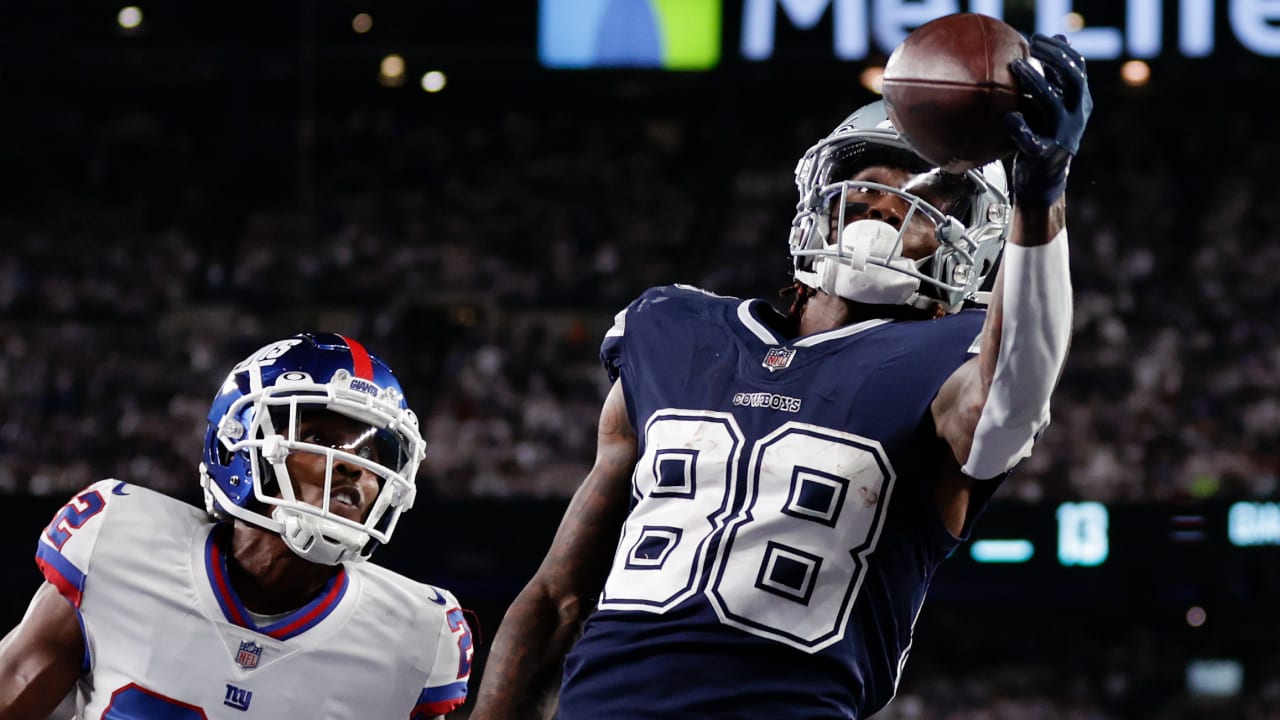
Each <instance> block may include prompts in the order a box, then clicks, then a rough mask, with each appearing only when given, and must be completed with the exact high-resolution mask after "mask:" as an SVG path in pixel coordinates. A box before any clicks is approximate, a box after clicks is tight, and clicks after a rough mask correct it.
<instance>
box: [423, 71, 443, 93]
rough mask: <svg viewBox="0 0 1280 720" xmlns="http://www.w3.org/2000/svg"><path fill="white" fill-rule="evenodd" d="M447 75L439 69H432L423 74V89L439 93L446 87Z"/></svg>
mask: <svg viewBox="0 0 1280 720" xmlns="http://www.w3.org/2000/svg"><path fill="white" fill-rule="evenodd" d="M444 84H445V76H444V73H442V72H440V71H439V70H431V71H429V72H427V73H425V74H423V76H422V89H423V90H426V91H427V92H429V93H437V92H440V91H441V90H443V89H444Z"/></svg>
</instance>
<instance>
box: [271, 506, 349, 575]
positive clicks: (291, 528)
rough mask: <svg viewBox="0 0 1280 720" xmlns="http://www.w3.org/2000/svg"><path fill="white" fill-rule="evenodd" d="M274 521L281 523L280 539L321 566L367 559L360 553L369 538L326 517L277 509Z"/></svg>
mask: <svg viewBox="0 0 1280 720" xmlns="http://www.w3.org/2000/svg"><path fill="white" fill-rule="evenodd" d="M271 519H273V520H275V521H276V522H278V523H280V527H281V529H280V537H281V538H283V539H284V542H285V544H286V545H288V546H289V549H290V550H292V551H293V552H294V553H295V554H297V555H298V556H299V557H301V558H302V559H304V560H308V561H310V562H313V563H317V564H320V565H337V564H338V563H341V562H359V561H361V560H364V557H363V556H362V555H361V554H360V550H361V549H363V548H364V546H365V544H366V543H368V542H369V535H368V534H367V533H365V532H364V531H362V530H357V529H355V528H350V527H347V526H345V525H340V524H338V523H335V522H330V521H328V520H326V519H324V518H320V517H316V516H314V515H310V514H308V513H304V512H299V511H298V510H294V509H292V508H286V507H279V506H277V507H276V508H275V509H274V510H272V511H271Z"/></svg>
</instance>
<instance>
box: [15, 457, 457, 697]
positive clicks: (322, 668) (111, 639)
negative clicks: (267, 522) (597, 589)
mask: <svg viewBox="0 0 1280 720" xmlns="http://www.w3.org/2000/svg"><path fill="white" fill-rule="evenodd" d="M229 531H230V525H229V524H227V523H214V522H212V521H211V520H210V519H209V516H208V515H207V514H206V513H205V512H204V511H203V510H201V509H199V508H196V507H193V506H191V505H189V504H187V503H184V502H181V501H179V500H175V499H173V498H170V497H167V496H165V495H162V494H160V493H157V492H155V491H152V490H148V489H146V488H142V487H138V486H136V485H129V484H127V483H124V482H120V481H117V480H103V481H101V482H98V483H95V484H94V485H91V486H90V487H89V488H88V489H86V490H85V491H84V492H82V493H80V494H79V495H77V496H76V497H75V498H73V499H72V500H71V502H69V503H67V505H66V506H65V507H63V508H62V510H61V511H59V512H58V514H57V515H56V516H55V517H54V519H53V521H52V522H51V523H50V524H49V526H48V527H47V528H46V529H45V531H44V533H43V534H42V535H41V537H40V544H39V547H38V549H37V552H36V562H37V564H39V566H40V568H41V570H42V571H43V573H44V576H45V578H46V579H48V581H49V582H51V583H53V584H54V585H56V586H57V587H58V589H59V590H60V591H61V592H62V594H63V595H64V596H65V597H66V598H67V599H68V600H69V601H71V603H72V604H73V605H75V606H76V608H77V609H78V611H79V615H80V622H81V626H82V628H83V631H84V638H85V673H84V675H83V676H82V677H81V679H80V681H79V683H78V684H77V703H76V706H77V714H76V717H77V718H93V719H94V720H98V719H99V718H101V719H103V720H111V719H113V718H116V719H121V720H123V719H126V718H127V719H133V718H147V719H148V720H166V719H168V718H182V719H184V720H185V719H187V718H190V719H192V720H196V719H199V718H235V719H236V720H246V719H248V718H260V719H262V720H282V719H285V718H306V719H307V720H319V719H321V718H332V719H333V720H352V719H356V720H366V719H367V720H383V719H386V720H397V719H403V718H429V717H434V716H437V715H443V714H444V713H446V712H448V711H450V710H453V709H454V708H456V707H458V706H459V705H461V704H462V703H463V701H464V700H465V699H466V696H467V680H468V678H469V676H470V673H471V656H472V647H471V631H470V629H469V628H468V626H467V623H466V620H465V619H464V618H463V614H462V610H461V608H460V607H459V605H458V601H457V600H456V599H455V598H454V596H453V595H452V594H450V593H449V592H447V591H445V590H442V589H439V588H436V587H432V586H430V585H424V584H421V583H417V582H413V581H412V580H409V579H407V578H405V577H403V576H401V575H398V574H396V573H393V572H391V571H389V570H386V569H385V568H381V567H378V566H377V565H373V564H370V563H360V564H354V565H345V566H342V567H341V568H340V569H339V571H338V573H337V574H336V575H335V576H334V578H333V580H332V581H330V583H329V585H328V586H326V588H325V589H324V591H323V592H321V594H320V595H319V597H317V598H316V599H315V600H313V601H312V602H310V603H309V604H307V605H306V606H305V607H303V608H300V609H298V610H296V611H294V612H291V613H289V614H288V615H286V616H284V617H279V618H273V619H272V621H271V622H270V623H269V624H267V625H264V626H262V627H259V626H257V625H256V624H255V622H254V620H253V618H252V616H251V615H250V613H249V612H248V610H246V608H245V607H244V605H243V604H242V603H241V602H240V599H239V598H238V597H237V596H236V594H235V591H234V590H233V589H232V587H231V583H230V582H229V580H228V577H227V569H226V558H225V555H224V547H226V546H225V542H226V540H227V539H228V538H229V536H230V532H229Z"/></svg>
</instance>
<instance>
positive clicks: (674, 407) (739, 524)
mask: <svg viewBox="0 0 1280 720" xmlns="http://www.w3.org/2000/svg"><path fill="white" fill-rule="evenodd" d="M770 315H772V316H774V317H775V318H776V316H777V313H776V311H775V310H773V308H772V307H770V306H769V305H768V304H767V303H765V302H764V301H761V300H747V301H744V300H739V299H736V298H728V297H720V296H716V295H711V294H709V293H706V292H703V291H701V290H697V289H695V288H689V287H684V286H670V287H661V288H653V289H650V290H648V291H646V292H645V293H644V294H643V295H641V296H640V297H639V298H638V299H636V300H635V301H634V302H633V303H631V305H630V306H629V307H628V308H627V309H626V310H625V311H624V312H623V313H620V314H619V315H618V321H617V323H616V324H615V326H614V328H613V329H612V330H610V332H609V334H608V336H607V337H606V338H605V341H604V344H603V347H602V350H601V358H602V359H603V361H604V363H605V366H606V367H607V368H608V370H609V373H610V375H611V377H613V378H615V379H616V378H618V377H621V382H622V388H623V391H624V395H625V398H626V403H627V412H628V414H629V416H630V418H631V422H632V425H633V426H634V427H635V428H636V431H637V434H638V435H639V460H638V462H637V465H636V469H635V472H634V474H633V479H632V482H633V488H632V505H631V510H630V513H629V515H628V517H627V521H626V524H625V526H624V528H623V531H622V536H621V540H620V542H619V544H618V547H617V550H616V553H615V555H614V559H613V566H612V569H611V571H610V573H609V577H608V580H607V581H606V583H605V587H604V590H603V592H602V594H601V596H600V599H599V600H600V601H599V606H598V608H597V610H596V612H595V613H594V614H593V615H592V616H591V618H590V619H589V620H588V622H587V623H586V626H585V628H584V633H583V636H582V638H581V640H579V642H578V643H577V645H576V646H575V647H574V649H573V650H572V651H571V653H570V654H569V657H568V659H567V661H566V665H565V680H564V685H563V687H562V689H561V695H560V714H559V717H560V718H561V719H562V720H598V719H599V718H610V720H626V719H628V718H642V717H643V718H693V717H708V718H709V717H715V718H773V719H777V718H806V720H812V719H813V718H865V717H867V716H869V715H870V714H871V713H873V712H875V711H876V710H877V709H879V708H881V707H883V706H884V705H885V704H886V703H887V702H889V700H890V699H891V698H892V697H893V694H894V691H895V688H896V685H897V682H898V677H899V673H900V670H901V666H902V664H903V662H904V661H905V660H906V656H907V652H908V650H909V649H910V646H911V632H912V626H913V624H914V622H915V619H916V615H917V613H918V612H919V610H920V606H921V604H922V603H923V601H924V596H925V591H926V590H927V589H928V586H929V581H930V579H931V577H932V576H933V572H934V570H935V569H936V568H937V566H938V565H939V563H941V562H942V561H943V560H944V559H945V558H946V557H947V556H948V555H949V554H950V553H951V552H952V551H953V550H954V549H955V548H956V546H957V545H958V544H959V543H960V542H961V540H962V538H957V537H955V536H954V535H952V534H951V533H950V532H948V531H947V529H946V527H945V526H944V525H943V523H942V520H941V519H940V518H939V516H938V512H937V510H936V508H935V505H934V503H933V497H932V494H931V489H932V485H933V482H934V480H935V478H936V476H937V473H938V468H939V463H940V461H941V455H940V453H943V452H949V450H946V449H945V448H944V446H943V444H942V443H941V442H940V441H939V440H938V438H937V436H936V433H935V430H934V427H933V423H932V419H931V415H930V411H929V407H930V403H931V402H932V401H933V399H934V396H935V395H936V394H937V392H938V390H939V389H940V388H941V387H942V384H943V382H944V381H946V379H947V378H948V377H950V376H951V374H952V373H953V372H955V370H956V368H957V367H959V366H960V365H961V364H962V363H963V362H965V360H966V359H968V358H969V357H971V356H972V353H973V352H976V343H975V341H976V339H977V337H978V335H979V333H980V332H981V329H982V323H983V319H984V317H985V312H984V311H981V310H965V311H962V312H960V313H957V314H955V315H951V316H947V317H944V318H939V319H934V320H915V321H897V322H893V321H887V320H872V321H867V322H863V323H859V324H855V325H850V326H846V327H842V328H838V329H835V330H831V331H828V332H823V333H818V334H815V335H810V336H806V337H802V338H786V337H784V336H783V335H781V334H779V333H778V332H776V331H775V330H773V329H772V328H771V327H770V323H769V322H768V321H767V317H768V316H770ZM775 324H776V323H775ZM984 497H985V495H984Z"/></svg>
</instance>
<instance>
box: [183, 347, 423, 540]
mask: <svg viewBox="0 0 1280 720" xmlns="http://www.w3.org/2000/svg"><path fill="white" fill-rule="evenodd" d="M314 410H325V411H328V412H331V413H335V414H338V415H341V416H344V417H347V418H351V419H353V420H356V421H357V422H359V423H362V424H365V425H368V426H369V428H370V432H371V433H372V436H373V437H374V442H375V444H376V449H377V453H376V457H373V458H366V457H363V456H361V455H357V454H354V453H352V452H347V451H346V449H344V448H342V447H328V446H325V445H320V444H315V443H310V442H305V441H303V440H301V439H300V438H298V437H297V434H298V433H297V429H298V427H299V417H300V415H301V413H303V412H306V411H314ZM294 452H309V453H314V454H317V455H322V456H324V457H325V458H326V465H325V468H326V469H325V487H324V495H323V497H324V498H325V500H324V501H323V504H322V505H321V506H319V507H317V506H315V505H311V504H308V503H306V502H303V501H302V500H301V499H300V498H298V497H297V493H296V492H295V487H294V483H293V481H292V480H291V479H290V477H289V470H288V468H287V467H286V464H285V458H286V457H288V456H289V455H290V454H291V453H294ZM424 456H425V443H424V442H423V440H422V435H421V434H420V432H419V430H418V419H417V417H416V416H415V415H414V413H413V411H412V410H410V409H409V406H408V405H407V404H406V403H405V399H404V392H403V390H402V389H401V387H400V383H399V382H398V381H397V380H396V378H395V375H393V374H392V372H391V368H389V367H387V365H386V363H384V362H383V361H382V360H380V359H378V358H377V357H376V356H374V355H371V354H370V353H369V352H368V351H367V350H365V348H364V346H363V345H361V344H360V343H358V342H356V341H355V340H352V339H350V338H347V337H343V336H341V335H333V334H327V333H303V334H299V335H295V336H293V337H291V338H288V339H285V340H279V341H276V342H273V343H271V344H269V345H266V346H264V347H262V348H261V349H259V350H258V351H257V352H254V353H253V354H252V355H250V356H249V357H247V358H245V359H244V360H243V361H241V362H240V363H239V364H237V365H236V366H235V367H234V368H232V369H231V373H230V374H229V375H227V379H226V381H225V382H223V384H222V387H221V388H220V389H219V390H218V394H217V395H216V396H215V397H214V399H213V406H212V407H211V408H210V410H209V428H208V430H207V431H206V433H205V442H204V460H203V462H201V463H200V484H201V487H203V488H204V498H205V507H206V509H208V511H209V512H210V514H212V515H213V516H214V517H217V518H226V517H234V518H238V519H240V520H243V521H245V522H248V523H251V524H253V525H256V526H258V527H262V528H265V529H267V530H271V531H273V532H277V533H279V534H280V536H281V537H282V538H284V541H285V543H286V544H287V545H288V546H289V547H290V548H291V549H292V550H293V551H294V552H295V553H297V554H298V555H300V556H302V557H303V558H305V559H307V560H310V561H312V562H317V563H322V564H326V565H335V564H338V563H340V562H344V561H360V560H364V559H367V558H368V557H369V555H370V554H371V553H372V552H373V550H374V549H375V548H376V547H377V546H378V545H379V544H382V543H385V542H387V541H388V540H390V539H391V533H392V531H394V530H395V527H396V522H397V521H398V520H399V517H400V513H402V512H403V511H405V510H408V509H409V508H410V507H412V506H413V499H414V495H415V494H416V492H417V486H416V485H415V482H414V481H415V476H416V475H417V471H418V465H419V464H420V463H421V462H422V459H423V457H424ZM335 462H342V463H346V464H348V465H354V466H357V467H359V468H361V469H363V470H365V471H368V472H370V473H372V474H374V475H375V476H376V477H378V478H379V486H380V489H379V491H378V496H377V497H376V498H375V499H374V502H373V504H372V506H371V507H370V509H369V512H368V515H367V516H366V517H365V518H364V520H363V522H357V521H353V520H350V519H348V518H345V517H342V516H341V515H338V514H337V513H335V512H332V511H331V510H330V509H329V501H328V498H329V497H330V492H331V491H332V490H333V475H334V463H335Z"/></svg>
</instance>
